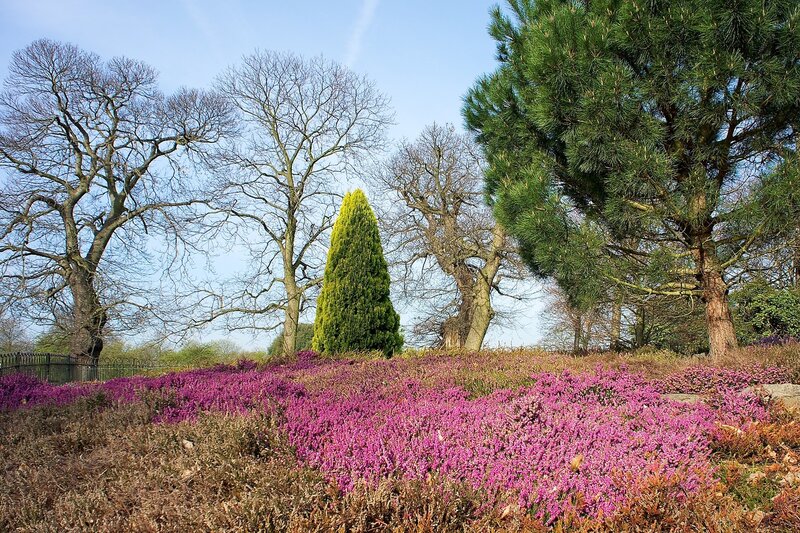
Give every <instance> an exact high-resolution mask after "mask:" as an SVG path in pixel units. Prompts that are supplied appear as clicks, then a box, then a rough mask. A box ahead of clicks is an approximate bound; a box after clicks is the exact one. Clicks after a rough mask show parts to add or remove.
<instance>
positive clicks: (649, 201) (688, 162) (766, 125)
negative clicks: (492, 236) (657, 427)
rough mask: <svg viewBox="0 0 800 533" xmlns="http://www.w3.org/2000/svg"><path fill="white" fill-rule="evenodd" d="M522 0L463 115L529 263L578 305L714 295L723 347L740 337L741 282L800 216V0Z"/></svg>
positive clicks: (497, 32)
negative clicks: (734, 305)
mask: <svg viewBox="0 0 800 533" xmlns="http://www.w3.org/2000/svg"><path fill="white" fill-rule="evenodd" d="M508 7H509V8H508V10H507V11H505V12H504V11H503V10H501V9H499V8H498V9H496V10H495V12H494V13H493V21H492V24H491V26H490V32H491V34H492V36H493V37H494V38H495V39H496V40H497V41H498V59H499V61H500V66H499V67H498V69H497V70H496V71H495V72H494V73H492V74H491V75H489V76H487V77H485V78H483V79H481V80H480V81H479V82H478V83H477V85H476V86H475V87H474V88H473V89H472V91H471V92H470V94H469V95H468V97H467V100H466V103H465V109H464V112H465V116H466V119H467V122H468V124H469V126H470V127H471V128H472V129H473V131H475V132H476V133H477V136H478V139H479V141H480V142H481V143H482V144H483V146H484V148H485V151H486V154H487V159H488V162H489V169H488V171H487V174H486V175H487V180H486V181H487V189H488V191H489V193H490V195H491V197H492V200H493V202H494V203H495V213H496V214H497V215H498V217H499V219H500V221H501V222H502V223H503V225H504V226H505V227H506V228H507V229H508V230H509V232H510V233H511V234H512V235H514V236H515V237H516V238H517V241H518V242H519V244H520V246H521V253H522V255H523V257H524V258H525V259H526V261H527V263H528V264H529V265H530V266H531V268H532V269H533V271H534V272H535V273H537V274H540V275H542V276H553V277H554V278H555V279H556V280H557V281H558V283H559V285H560V286H561V287H562V288H563V289H564V290H565V291H566V292H568V293H569V294H570V295H571V296H572V297H573V298H574V299H576V300H580V299H581V298H586V299H588V300H591V299H592V298H596V297H597V294H598V293H599V292H601V291H602V289H603V287H604V286H616V287H620V288H624V289H629V290H633V291H638V292H640V293H642V294H660V295H667V296H681V297H685V298H687V299H689V298H692V299H693V301H698V300H699V301H702V302H703V303H704V304H705V313H706V324H707V330H708V337H709V345H710V350H711V353H712V355H714V356H722V355H724V354H725V353H726V352H727V351H729V350H730V349H732V348H735V347H736V346H737V343H736V334H735V331H734V327H733V321H732V319H731V312H730V306H729V303H728V292H729V290H730V288H731V284H732V282H734V281H735V280H736V279H739V278H740V277H741V276H742V274H743V273H745V272H746V270H744V269H746V268H747V267H746V265H752V264H758V263H759V257H758V256H757V254H758V253H759V252H760V251H761V250H764V249H765V248H766V247H765V246H764V243H765V242H768V241H769V240H770V239H774V238H775V237H776V236H779V235H781V234H783V235H786V234H787V233H788V232H791V231H794V229H793V228H796V223H795V222H793V221H794V220H796V219H797V217H798V216H800V172H798V169H800V160H799V159H798V154H797V151H796V150H797V131H798V127H800V4H798V2H797V0H741V1H736V2H727V1H720V0H670V1H644V0H605V1H597V2H575V1H567V0H535V1H534V0H509V2H508ZM792 224H795V225H794V226H793V225H792ZM627 242H634V243H635V246H630V245H626V244H625V243H627Z"/></svg>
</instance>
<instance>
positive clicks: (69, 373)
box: [0, 352, 171, 383]
mask: <svg viewBox="0 0 800 533" xmlns="http://www.w3.org/2000/svg"><path fill="white" fill-rule="evenodd" d="M169 369H171V367H169V366H165V365H161V364H158V363H155V362H153V361H144V360H136V359H129V360H121V361H111V362H99V363H98V362H96V361H92V360H91V359H89V358H84V357H79V356H74V355H64V354H57V353H26V352H14V353H5V354H0V376H3V375H6V374H16V373H20V374H27V375H29V376H35V377H38V378H39V379H43V380H47V381H49V382H51V383H67V382H69V381H92V380H107V379H111V378H118V377H125V376H136V375H140V374H148V373H152V372H158V371H165V370H169Z"/></svg>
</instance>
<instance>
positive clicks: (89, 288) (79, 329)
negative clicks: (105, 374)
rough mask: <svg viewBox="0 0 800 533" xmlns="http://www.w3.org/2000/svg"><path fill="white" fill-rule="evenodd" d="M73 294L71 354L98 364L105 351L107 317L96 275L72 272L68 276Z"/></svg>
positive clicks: (86, 362)
mask: <svg viewBox="0 0 800 533" xmlns="http://www.w3.org/2000/svg"><path fill="white" fill-rule="evenodd" d="M69 286H70V291H71V293H72V321H73V324H72V327H73V330H72V335H71V337H70V355H72V356H73V357H74V358H75V359H76V361H77V362H78V363H81V364H89V365H92V366H96V365H97V362H98V361H99V359H100V353H101V352H102V351H103V333H104V330H105V326H106V321H107V320H108V316H107V314H106V310H105V309H104V308H103V306H102V304H101V303H100V297H99V296H98V295H97V291H96V290H95V288H94V274H91V273H86V272H82V271H73V272H72V273H71V274H70V276H69Z"/></svg>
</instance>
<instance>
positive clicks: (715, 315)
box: [695, 236, 739, 360]
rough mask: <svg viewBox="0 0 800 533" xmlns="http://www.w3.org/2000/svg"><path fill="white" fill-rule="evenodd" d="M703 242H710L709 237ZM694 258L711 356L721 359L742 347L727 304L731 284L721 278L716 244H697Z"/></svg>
mask: <svg viewBox="0 0 800 533" xmlns="http://www.w3.org/2000/svg"><path fill="white" fill-rule="evenodd" d="M703 242H704V243H710V242H711V238H710V236H708V237H707V238H706V239H704V241H703ZM695 259H696V260H697V266H698V269H699V274H698V278H699V280H698V281H699V282H700V286H701V287H702V290H703V296H702V300H703V302H704V303H705V306H706V327H707V329H708V345H709V352H710V353H709V355H711V357H712V358H713V359H716V360H719V359H720V358H722V357H724V356H725V355H726V354H727V353H728V352H730V351H731V350H735V349H736V348H738V347H739V344H738V342H737V341H736V330H735V329H734V327H733V319H732V318H731V310H730V305H729V303H728V286H727V284H726V283H725V280H723V279H722V272H721V268H720V265H719V261H718V259H717V256H716V250H715V249H714V248H713V243H712V244H711V245H710V246H708V245H706V246H700V247H698V249H697V250H696V251H695Z"/></svg>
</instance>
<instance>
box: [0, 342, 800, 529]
mask: <svg viewBox="0 0 800 533" xmlns="http://www.w3.org/2000/svg"><path fill="white" fill-rule="evenodd" d="M753 360H759V361H765V362H770V363H779V364H782V365H786V366H790V367H792V368H794V369H795V381H797V379H796V378H797V377H798V376H797V369H798V368H800V366H799V365H798V360H800V357H799V356H798V351H797V349H796V348H794V349H791V348H784V349H772V350H760V351H748V352H743V353H742V355H741V356H740V357H739V358H738V359H735V360H731V361H727V362H726V364H727V365H729V366H731V367H736V366H741V365H743V364H747V363H750V362H752V361H753ZM437 361H439V359H438V358H435V357H434V358H433V359H431V363H430V364H428V363H427V362H425V361H419V360H417V359H414V357H413V356H409V359H408V361H407V365H406V366H405V367H403V368H404V370H403V371H404V372H406V373H410V374H413V377H414V378H416V379H419V380H420V381H421V382H423V383H424V382H425V380H430V381H435V380H439V379H441V373H440V369H439V368H438V367H437V365H438V363H437ZM459 361H460V364H459V365H457V366H456V369H455V370H454V371H453V370H450V371H451V372H452V374H453V375H452V377H453V379H454V380H455V382H456V383H457V384H458V385H461V386H463V387H464V388H466V389H467V390H469V391H470V392H471V393H472V394H473V395H476V396H477V395H483V394H486V393H489V392H490V391H491V390H493V389H496V388H501V387H516V386H520V385H525V384H526V383H527V380H528V379H529V378H528V376H530V373H531V372H535V371H549V370H552V371H558V370H562V369H566V368H569V369H571V370H588V369H592V368H594V367H595V366H596V365H597V364H598V363H602V364H604V365H606V366H609V367H619V366H621V365H625V366H626V367H627V368H629V369H632V370H635V371H637V372H642V373H644V374H646V375H647V376H650V377H655V378H657V377H661V376H664V375H666V374H669V373H672V372H675V371H676V370H678V369H680V368H683V367H686V366H688V365H690V364H693V363H697V361H692V360H686V359H677V358H674V357H671V356H669V355H668V354H646V355H639V356H635V357H631V356H624V355H618V354H610V355H601V354H598V355H592V356H589V357H586V358H579V359H573V358H570V357H566V356H562V357H542V355H541V354H532V353H530V352H526V351H515V352H503V353H485V354H480V355H473V356H464V357H461V358H459ZM405 364H406V362H403V363H402V364H401V366H402V365H405ZM372 365H373V364H372V363H370V362H356V363H355V365H353V371H354V372H356V373H358V372H363V373H364V374H365V375H367V374H369V373H370V371H371V369H372ZM302 378H303V376H302V375H299V376H298V379H299V380H301V381H302ZM304 385H306V386H307V387H311V388H320V389H323V388H335V387H337V386H341V384H338V383H337V374H336V373H334V372H331V373H329V374H326V373H325V372H321V373H317V374H315V377H314V380H313V382H312V381H309V382H308V383H305V384H304ZM158 407H159V406H158V405H157V404H156V403H153V402H150V403H148V402H140V403H135V404H131V405H115V406H110V405H108V404H107V402H106V401H105V400H103V398H102V397H88V398H84V399H81V400H78V401H77V402H76V403H74V404H72V405H69V406H67V407H64V408H50V407H37V408H33V409H28V410H20V411H16V412H12V413H0V458H2V459H0V468H2V473H1V474H0V531H6V530H13V529H19V530H26V531H34V530H46V531H69V530H75V531H83V530H102V531H131V530H138V531H155V530H165V531H187V530H221V529H226V530H237V529H238V530H242V531H251V530H257V529H263V530H286V529H289V530H295V531H307V530H319V531H329V530H336V529H346V530H375V529H378V530H397V531H404V530H409V529H413V530H421V531H443V530H462V529H464V528H470V529H484V530H492V529H498V528H500V529H510V530H515V529H520V528H522V529H526V530H538V529H542V526H541V524H540V523H539V522H538V521H536V520H534V519H532V518H531V517H529V516H527V515H526V514H525V513H522V512H520V511H519V509H516V508H514V507H497V508H491V507H490V508H487V507H486V506H485V505H484V503H485V502H486V501H488V500H489V499H490V498H489V495H487V494H484V493H482V492H481V491H479V490H475V489H471V488H469V487H466V486H461V485H457V484H453V483H449V482H447V481H444V480H438V479H432V478H428V479H426V480H420V481H400V480H386V481H384V482H382V483H381V484H380V485H379V486H378V487H372V488H364V487H357V488H356V489H355V490H354V491H353V492H350V493H348V494H343V493H341V492H340V491H339V490H338V489H337V488H336V487H335V486H334V485H333V484H331V483H329V482H328V481H327V480H326V479H325V477H324V476H322V475H321V474H320V473H319V472H317V471H315V470H313V469H311V468H307V467H304V466H302V465H299V464H298V462H297V459H296V457H295V456H294V451H293V450H292V448H291V446H289V445H288V443H287V442H286V440H285V437H284V436H283V435H282V433H281V432H280V431H279V430H278V429H277V428H276V423H275V421H274V420H273V419H271V418H269V417H266V416H264V415H251V416H245V417H230V416H222V415H207V416H201V417H200V419H199V420H197V421H195V422H181V423H178V424H152V423H151V419H152V418H153V416H154V414H155V412H156V411H157V410H158ZM798 453H800V423H798V422H797V421H796V420H794V419H792V418H791V417H789V416H778V417H776V418H774V419H773V420H772V421H771V422H770V423H768V424H761V425H757V426H755V427H754V428H753V429H751V430H748V431H746V432H743V433H740V432H730V433H729V434H725V435H724V436H723V437H722V438H721V439H720V440H719V441H718V442H717V443H715V455H714V461H715V463H716V464H718V465H719V477H720V483H719V485H718V487H716V489H717V490H715V491H713V492H707V493H703V494H700V495H696V496H693V497H691V498H690V499H689V501H688V502H685V503H679V502H676V501H674V500H673V499H672V498H671V497H669V496H668V494H670V490H669V489H670V487H669V486H668V485H669V483H668V481H665V482H664V484H663V485H660V484H658V483H655V484H653V486H651V487H649V488H648V489H647V490H645V491H644V493H643V494H642V496H641V497H640V498H639V499H637V500H636V501H635V502H633V503H632V504H630V505H629V506H628V507H626V508H624V509H622V510H620V512H619V513H618V514H617V515H616V517H615V518H613V519H611V520H608V521H603V520H597V521H593V522H589V521H586V520H582V519H576V518H570V517H566V518H564V519H563V520H562V521H561V522H560V524H556V527H566V528H567V529H568V530H577V529H587V530H589V529H591V530H614V531H620V530H625V529H630V530H634V529H637V530H653V531H660V530H678V531H682V530H685V529H686V528H687V527H690V526H691V527H692V528H695V529H700V530H703V529H714V530H717V531H726V530H728V531H738V530H744V529H747V528H750V529H752V527H753V526H754V525H755V524H756V523H758V524H759V526H760V527H762V528H766V529H768V530H774V531H797V530H800V515H799V514H798V511H797V509H798V507H800V489H799V488H798V484H797V483H796V481H792V479H793V478H792V477H791V476H790V474H791V473H792V472H794V471H796V461H797V454H798ZM787 477H788V479H789V481H787Z"/></svg>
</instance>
